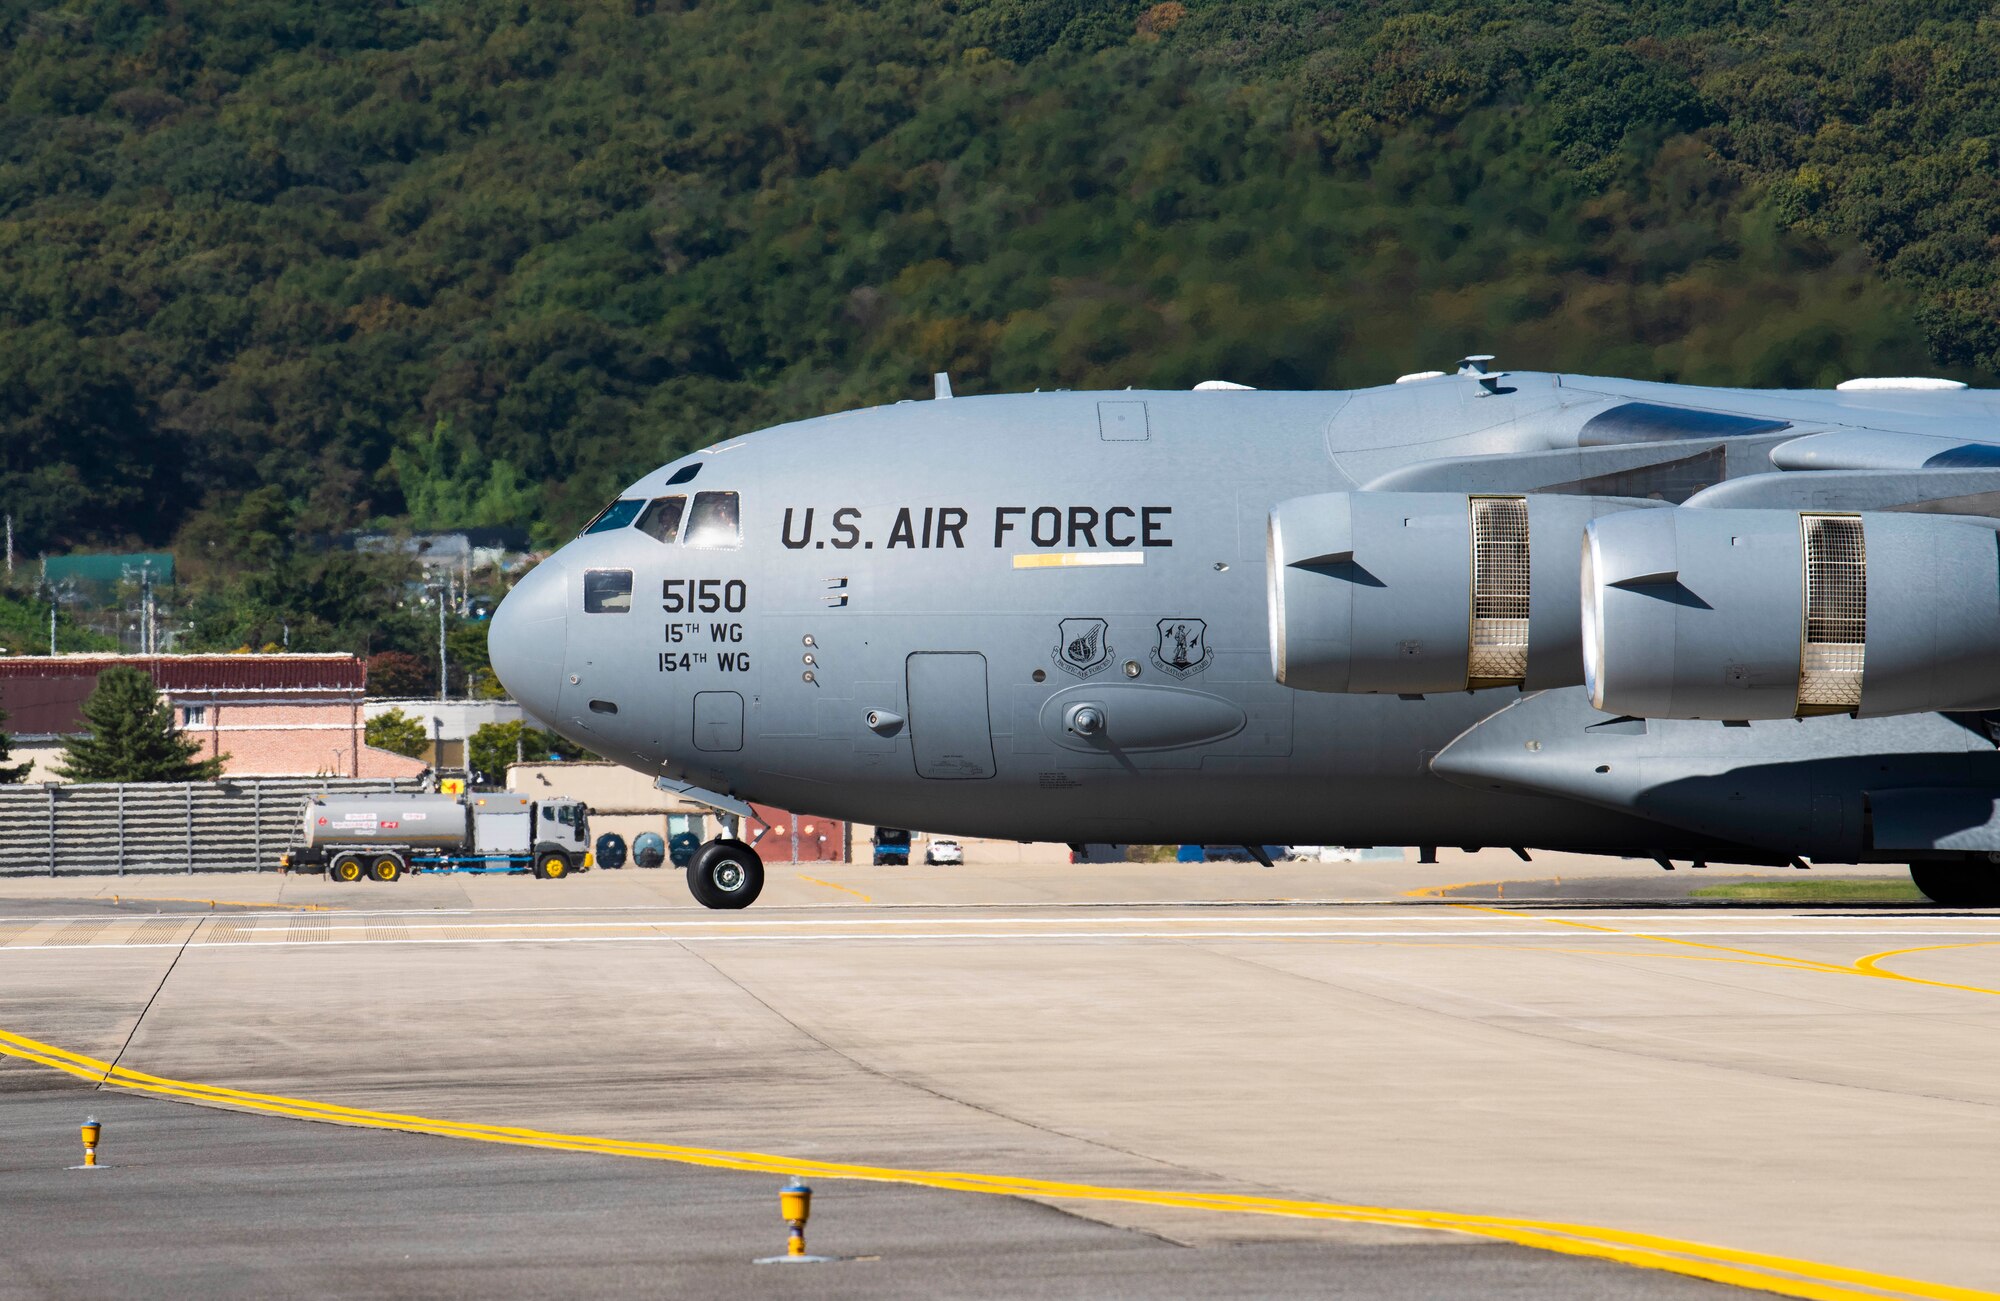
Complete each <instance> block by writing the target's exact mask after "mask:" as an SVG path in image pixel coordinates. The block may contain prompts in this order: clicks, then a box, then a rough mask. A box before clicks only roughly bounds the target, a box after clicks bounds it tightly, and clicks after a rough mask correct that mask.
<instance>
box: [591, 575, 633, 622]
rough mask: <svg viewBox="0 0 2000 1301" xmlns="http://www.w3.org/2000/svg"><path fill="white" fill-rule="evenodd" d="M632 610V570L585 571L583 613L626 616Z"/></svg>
mask: <svg viewBox="0 0 2000 1301" xmlns="http://www.w3.org/2000/svg"><path fill="white" fill-rule="evenodd" d="M631 608H632V571H631V570H629V569H586V570H584V571H583V612H584V613H585V614H625V613H626V612H628V611H630V610H631Z"/></svg>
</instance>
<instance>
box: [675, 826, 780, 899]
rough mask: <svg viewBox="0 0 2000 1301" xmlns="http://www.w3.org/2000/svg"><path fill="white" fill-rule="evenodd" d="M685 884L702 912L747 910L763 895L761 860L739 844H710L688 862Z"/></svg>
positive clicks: (721, 841)
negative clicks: (702, 908) (686, 883)
mask: <svg viewBox="0 0 2000 1301" xmlns="http://www.w3.org/2000/svg"><path fill="white" fill-rule="evenodd" d="M687 881H688V891H689V893H691V894H693V895H694V898H695V902H696V903H698V904H700V905H701V906H702V907H704V908H724V909H733V908H748V907H749V906H750V905H751V904H753V903H755V902H757V896H758V895H759V894H762V893H763V891H764V860H763V859H761V858H759V857H757V851H756V850H754V849H752V848H750V846H748V845H746V844H744V843H743V842H742V841H740V840H711V841H709V842H708V843H707V844H706V845H703V846H702V847H701V848H700V849H697V850H696V851H694V857H693V858H692V859H690V860H688V866H687Z"/></svg>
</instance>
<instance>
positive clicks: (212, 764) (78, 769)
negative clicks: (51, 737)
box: [56, 668, 229, 782]
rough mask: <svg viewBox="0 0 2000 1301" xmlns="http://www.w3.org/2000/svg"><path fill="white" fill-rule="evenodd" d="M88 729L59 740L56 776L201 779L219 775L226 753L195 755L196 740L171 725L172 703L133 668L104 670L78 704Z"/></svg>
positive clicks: (99, 779)
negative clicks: (60, 757) (60, 749)
mask: <svg viewBox="0 0 2000 1301" xmlns="http://www.w3.org/2000/svg"><path fill="white" fill-rule="evenodd" d="M83 718H84V722H85V723H87V724H89V726H90V731H89V732H87V733H84V734H82V735H78V736H72V737H69V738H67V739H66V740H65V741H64V742H63V761H62V763H61V764H60V765H59V766H58V767H57V768H56V772H57V774H58V775H60V776H62V777H65V778H67V779H69V780H70V781H74V782H203V781H214V780H215V779H216V778H217V777H220V776H221V775H222V765H223V763H224V762H225V761H227V760H228V758H229V756H228V755H226V754H222V755H217V756H216V757H215V758H213V759H197V758H195V756H196V755H198V754H200V753H201V742H199V741H196V740H194V739H192V738H191V737H187V736H183V735H182V734H181V733H180V732H178V731H176V730H175V728H174V711H173V706H171V705H169V704H168V703H167V702H166V701H165V700H163V699H161V697H160V693H159V692H158V691H156V690H154V688H153V680H152V679H151V678H149V677H147V676H146V675H145V674H144V673H141V672H140V671H139V670H138V669H128V668H109V669H106V670H104V672H102V673H100V674H98V675H97V687H96V689H95V690H93V691H92V692H91V693H90V698H89V699H88V700H86V701H84V702H83Z"/></svg>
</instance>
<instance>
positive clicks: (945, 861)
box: [924, 840, 965, 867]
mask: <svg viewBox="0 0 2000 1301" xmlns="http://www.w3.org/2000/svg"><path fill="white" fill-rule="evenodd" d="M964 861H965V851H964V850H963V849H961V848H959V844H958V842H957V841H956V840H933V841H932V842H931V843H930V845H929V846H928V847H927V848H926V849H925V850H924V862H926V863H929V864H930V865H931V866H932V867H948V866H952V865H954V864H958V863H963V862H964Z"/></svg>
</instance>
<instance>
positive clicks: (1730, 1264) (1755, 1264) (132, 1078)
mask: <svg viewBox="0 0 2000 1301" xmlns="http://www.w3.org/2000/svg"><path fill="white" fill-rule="evenodd" d="M0 1056H5V1057H12V1058H15V1059H17V1060H20V1061H25V1062H31V1063H33V1064H35V1065H38V1066H44V1067H48V1068H49V1069H51V1070H57V1071H62V1072H64V1073H66V1074H68V1075H73V1076H75V1077H77V1078H78V1079H82V1080H88V1081H90V1082H91V1083H93V1084H96V1085H99V1086H110V1087H114V1088H121V1089H130V1090H133V1091H136V1092H140V1093H151V1094H155V1095H158V1096H161V1097H167V1098H176V1099H179V1100H181V1101H184V1102H192V1103H197V1104H201V1105H205V1106H217V1107H229V1108H235V1109H238V1110H244V1111H252V1112H259V1113H262V1114H265V1115H272V1116H286V1117H290V1118H293V1119H297V1120H312V1121H321V1122H325V1123H330V1124H337V1125H354V1126H360V1127H365V1128H370V1129H385V1130H394V1131H398V1132H401V1133H409V1134H430V1135H435V1136H438V1137H442V1138H462V1139H472V1140H475V1141H478V1142H484V1143H504V1144H509V1145H512V1146H517V1147H534V1148H543V1149H547V1150H551V1151H561V1152H590V1153H596V1154H600V1155H606V1156H625V1157H637V1158H641V1159H645V1160H654V1161H673V1162H678V1163H681V1164H684V1165H697V1166H708V1167H713V1168H717V1169H724V1170H742V1171H752V1172H760V1173H766V1174H792V1175H811V1176H816V1177H818V1178H822V1179H859V1180H868V1181H872V1182H877V1183H894V1184H908V1185H916V1186H919V1187H925V1188H939V1189H946V1190H949V1191H954V1192H968V1193H984V1194H988V1195H992V1196H1001V1197H1038V1198H1045V1199H1049V1200H1053V1201H1077V1202H1119V1203H1125V1204H1128V1205H1137V1206H1160V1207H1172V1208H1175V1209H1180V1210H1195V1211H1222V1212H1228V1213H1234V1214H1242V1215H1274V1216H1285V1217H1290V1218H1294V1219H1308V1220H1330V1221H1342V1222H1346V1223H1352V1224H1377V1225H1387V1226H1392V1227H1398V1228H1410V1229H1435V1230H1440V1231H1443V1232H1449V1233H1463V1234H1470V1235H1473V1236H1476V1237H1482V1238H1491V1239H1496V1240H1498V1241H1501V1242H1511V1243H1515V1244H1517V1245H1520V1246H1524V1247H1536V1248H1540V1249H1542V1250H1545V1251H1555V1252H1560V1253H1563V1254H1564V1255H1571V1256H1585V1257H1590V1258H1593V1259H1597V1260H1611V1261H1617V1262H1619V1263H1621V1264H1625V1265H1632V1266H1636V1267H1638V1268H1641V1269H1657V1270H1664V1271H1666V1272H1669V1273H1674V1274H1685V1275H1689V1276H1691V1277H1694V1278H1701V1279H1707V1280H1709V1281H1711V1282H1716V1283H1728V1284H1732V1285H1734V1286H1737V1287H1746V1288H1755V1289H1759V1290H1762V1291H1765V1292H1772V1293H1776V1294H1778V1295H1780V1296H1788V1297H1804V1298H1809V1299H1810V1301H1863V1299H1864V1298H1873V1299H1874V1301H1882V1299H1883V1298H1885V1297H1886V1298H1903V1299H1906V1301H1907V1299H1909V1298H1922V1299H1923V1301H1974V1299H1975V1298H1977V1299H1981V1301H1996V1299H2000V1293H1994V1292H1986V1291H1979V1290H1976V1289H1972V1288H1965V1287H1955V1286H1952V1285H1950V1284H1944V1283H1927V1282H1924V1281H1922V1280H1919V1279H1912V1278H1900V1277H1896V1276H1894V1275H1890V1274H1878V1273H1875V1272H1872V1271H1869V1270H1861V1269H1849V1268H1846V1267H1843V1266H1839V1265H1825V1264H1820V1263H1818V1262H1816V1261H1809V1260H1799V1259H1796V1258H1793V1257H1788V1256H1775V1255H1770V1254H1768V1253H1764V1252H1755V1251H1743V1250H1740V1249H1737V1248H1733V1247H1721V1246H1715V1245H1713V1244H1709V1243H1701V1242H1689V1241H1685V1240H1682V1239H1678V1238H1668V1237H1662V1236H1660V1235H1658V1234H1651V1233H1634V1232H1629V1231H1626V1230H1622V1229H1610V1228H1602V1227H1599V1226H1596V1225H1587V1224H1569V1223H1565V1222H1562V1221H1555V1220H1531V1219H1517V1218H1512V1217H1507V1216H1497V1215H1469V1214H1463V1213H1458V1212H1452V1211H1428V1210H1417V1209H1408V1208H1402V1207H1391V1206H1359V1205H1348V1204H1344V1203H1339V1202H1317V1201H1301V1200H1293V1199H1289V1198H1281V1197H1259V1196H1250V1195H1243V1194H1234V1193H1202V1192H1187V1191H1176V1190H1171V1189H1151V1188H1117V1187H1106V1186H1102V1185H1097V1184H1078V1183H1065V1182H1061V1181H1057V1180H1048V1179H1029V1178H1020V1177H1015V1176H1009V1175H990V1174H977V1173H970V1172H964V1171H950V1170H905V1169H897V1168H894V1167H888V1166H867V1165H850V1164H846V1163H842V1162H836V1161H816V1160H810V1159H803V1158H799V1157H787V1156H776V1155H772V1154H769V1153H763V1152H734V1151H728V1150H725V1149H720V1148H702V1147H687V1146H682V1145H679V1144H673V1143H653V1142H645V1141H640V1140H632V1139H613V1138H602V1137H595V1136H591V1135H585V1134H564V1133H558V1132H554V1131H550V1130H538V1129H523V1128H517V1127H513V1126H507V1125H484V1124H476V1123H471V1122H465V1121H451V1120H437V1119H432V1118H429V1117H424V1116H412V1115H406V1114H402V1113H399V1112H389V1111H371V1110H368V1109H365V1108H361V1107H342V1106H338V1105H335V1104H333V1103H326V1102H313V1101H311V1100H308V1099H304V1098H289V1097H285V1096H282V1095H279V1094H271V1093H254V1092H251V1091H249V1090H245V1089H231V1088H224V1087H222V1086H219V1085H211V1084H198V1083H194V1082H191V1081H187V1080H175V1079H168V1078H166V1077H164V1076H159V1075H149V1074H146V1073H145V1072H143V1071H136V1070H132V1069H130V1068H129V1067H124V1066H119V1065H116V1064H114V1063H112V1062H108V1061H104V1060H102V1059H101V1058H96V1057H88V1056H85V1055H84V1054H82V1053H75V1052H70V1051H69V1050H67V1049H64V1048H59V1047H56V1046H55V1045H53V1044H47V1043H43V1042H41V1041H39V1040H35V1039H30V1038H27V1037H26V1036H23V1035H17V1034H10V1033H8V1032H6V1031H0Z"/></svg>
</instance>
